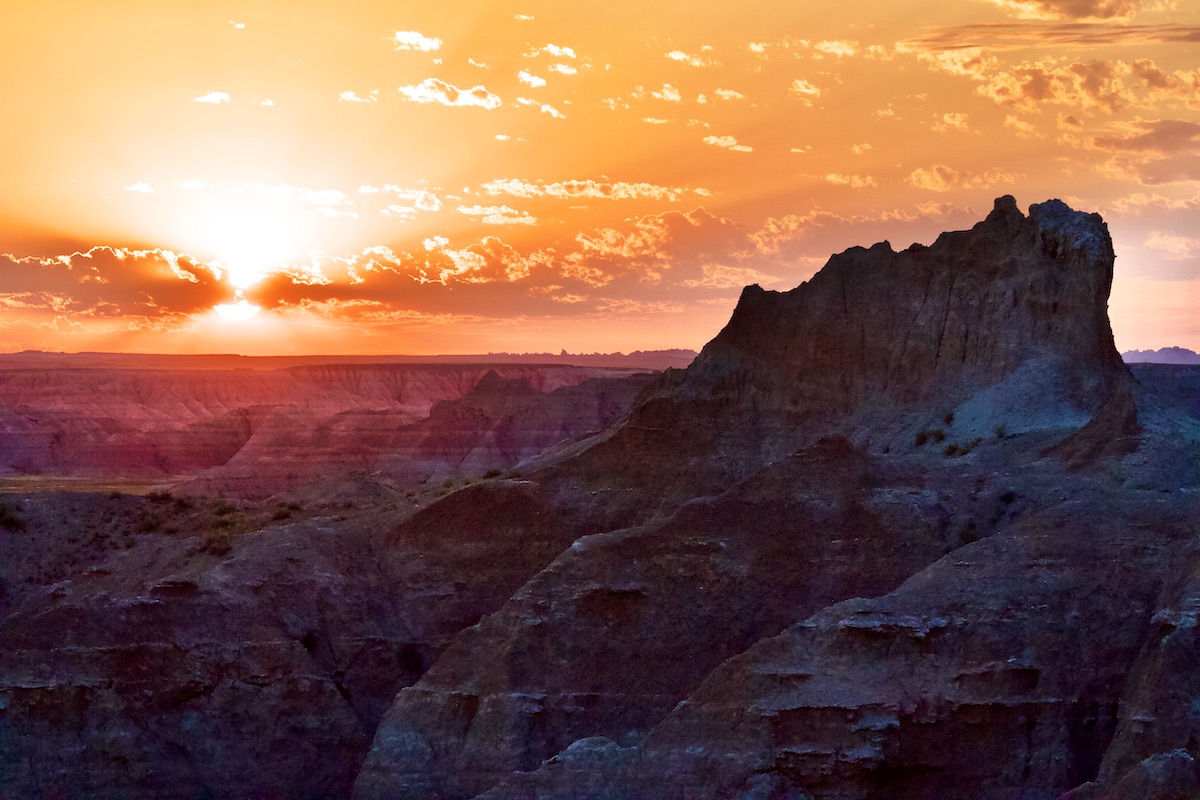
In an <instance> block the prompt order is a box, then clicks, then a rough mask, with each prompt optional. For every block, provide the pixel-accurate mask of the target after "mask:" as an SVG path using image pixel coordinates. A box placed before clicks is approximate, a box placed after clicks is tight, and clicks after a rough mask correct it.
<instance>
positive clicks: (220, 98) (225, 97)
mask: <svg viewBox="0 0 1200 800" xmlns="http://www.w3.org/2000/svg"><path fill="white" fill-rule="evenodd" d="M229 99H230V98H229V93H228V92H207V93H205V94H202V95H200V96H199V97H193V98H192V101H193V102H196V103H209V104H211V105H220V104H221V103H228V102H229Z"/></svg>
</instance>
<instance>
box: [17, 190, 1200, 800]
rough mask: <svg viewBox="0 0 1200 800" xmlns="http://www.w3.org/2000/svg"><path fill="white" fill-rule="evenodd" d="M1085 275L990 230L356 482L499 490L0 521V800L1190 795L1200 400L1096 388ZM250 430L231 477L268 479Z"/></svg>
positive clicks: (798, 297)
mask: <svg viewBox="0 0 1200 800" xmlns="http://www.w3.org/2000/svg"><path fill="white" fill-rule="evenodd" d="M1112 269H1113V251H1112V245H1111V242H1110V240H1109V238H1108V234H1107V231H1106V229H1105V227H1104V224H1103V222H1102V221H1101V220H1100V218H1099V217H1098V216H1096V215H1093V214H1085V213H1081V212H1076V211H1072V210H1071V209H1069V208H1067V207H1066V206H1065V205H1064V204H1062V203H1060V202H1058V201H1050V202H1047V203H1042V204H1040V205H1035V206H1032V207H1031V209H1030V212H1029V214H1028V216H1026V215H1024V214H1022V213H1021V212H1020V211H1019V210H1018V209H1017V207H1016V204H1015V202H1014V201H1013V200H1012V198H1001V199H1000V200H998V201H997V202H996V205H995V208H994V210H993V211H992V213H991V214H990V215H988V217H987V219H985V220H983V221H982V222H980V223H979V224H978V225H976V226H975V227H974V228H973V229H972V230H969V231H960V232H955V233H948V234H944V235H943V236H942V237H940V238H939V239H938V240H937V241H936V242H935V243H934V244H932V245H930V246H929V247H921V246H914V247H912V248H909V249H908V250H905V251H903V252H900V253H896V252H894V251H893V250H892V249H891V248H890V246H887V245H886V243H885V244H881V245H876V246H875V247H872V248H869V249H863V248H853V249H851V250H849V251H847V252H845V253H842V254H840V255H837V256H834V257H833V258H832V259H831V260H830V262H829V264H828V265H827V266H826V267H825V269H823V270H822V271H821V272H820V273H818V274H817V275H816V276H814V277H813V279H812V280H810V281H809V282H807V283H805V284H802V285H801V286H799V287H797V288H796V289H795V290H792V291H791V292H785V293H774V292H764V291H762V290H761V289H759V288H757V287H750V288H748V289H747V290H746V291H745V292H744V293H743V295H742V298H741V300H740V302H739V304H738V307H737V309H736V311H735V312H734V314H733V317H732V318H731V320H730V322H729V324H728V325H727V326H726V328H725V329H724V330H723V331H721V333H720V334H719V335H718V336H717V337H716V338H715V339H714V340H713V341H712V342H710V343H709V345H708V346H707V347H706V348H705V349H704V351H703V352H702V353H701V354H700V356H699V357H698V358H697V359H696V361H695V362H694V363H693V364H692V365H691V366H690V367H689V368H688V369H687V370H685V371H676V370H671V371H668V372H667V373H665V374H664V375H663V376H661V377H660V378H658V379H657V380H655V381H654V382H653V383H650V384H649V385H644V384H642V385H637V386H635V385H633V383H631V382H630V381H624V382H620V381H613V382H608V383H606V382H604V381H595V380H593V381H589V382H587V383H586V384H585V383H578V382H576V383H578V385H574V386H564V387H563V388H560V389H558V390H557V391H554V392H549V393H536V392H534V391H532V389H531V388H530V387H529V386H528V385H527V384H526V383H521V382H516V381H513V380H512V378H513V377H514V376H511V375H506V374H505V373H504V372H503V371H501V370H497V372H496V373H495V374H487V375H485V374H483V373H480V374H479V375H478V376H477V377H475V378H474V379H473V380H472V381H470V386H466V387H464V388H463V390H462V391H461V392H459V393H458V394H457V395H454V396H451V397H447V398H444V399H443V401H442V402H441V403H438V404H432V403H431V404H430V406H429V411H428V414H427V418H426V419H424V420H422V421H409V422H405V423H403V424H398V425H391V424H390V423H389V424H388V425H385V426H382V427H385V428H387V430H388V431H390V433H389V434H388V436H389V437H391V438H386V439H385V440H384V443H383V444H378V445H371V446H372V447H373V448H375V449H372V450H371V459H373V461H372V463H373V464H374V465H375V466H374V467H373V469H378V470H379V475H383V474H384V473H385V471H386V470H391V472H390V473H389V474H393V475H395V474H399V473H400V471H401V470H402V469H412V470H414V474H415V471H418V470H428V475H434V474H441V473H436V472H435V466H436V465H437V464H441V465H443V467H442V468H445V465H458V466H459V467H460V468H461V470H462V471H464V472H471V471H475V470H479V469H482V468H484V467H485V466H487V465H491V464H500V463H504V464H508V463H512V462H514V460H521V461H522V466H521V468H520V470H521V473H522V474H521V475H520V476H515V475H506V476H501V477H494V478H488V479H484V480H477V481H475V482H473V483H472V484H471V485H469V486H465V487H463V486H461V484H460V483H454V482H452V483H451V485H452V486H454V487H457V488H456V489H455V490H454V491H449V490H448V489H444V490H439V492H442V493H444V496H441V497H440V498H432V497H430V496H429V495H428V494H427V495H421V496H416V495H411V494H410V495H401V494H399V493H397V492H395V491H390V490H383V489H381V490H379V492H378V493H377V494H376V493H373V492H374V489H371V486H372V485H373V484H369V483H368V484H363V485H360V486H359V487H358V489H357V492H358V494H356V495H355V501H356V504H355V507H353V508H348V507H347V504H346V503H342V502H333V501H332V500H331V501H330V502H324V503H323V506H324V507H321V505H322V504H317V505H314V506H313V507H306V508H304V509H292V508H291V507H290V506H282V505H281V506H278V509H277V511H276V512H275V513H274V514H272V513H271V506H270V505H267V506H265V507H264V506H256V505H254V504H250V503H243V504H241V505H236V507H235V504H230V503H228V502H227V501H223V500H218V501H208V502H209V503H210V504H209V505H202V504H194V505H193V506H192V507H190V508H188V507H181V508H176V506H175V505H173V503H174V502H175V501H170V500H169V498H164V497H163V496H161V495H159V496H157V497H147V498H140V499H139V498H132V497H120V496H118V497H108V496H107V495H102V496H96V495H86V496H85V495H72V496H70V497H47V496H30V497H22V498H8V499H6V500H5V502H6V503H7V505H6V506H5V508H4V509H0V581H2V582H3V583H2V584H0V589H3V591H0V648H3V649H2V650H0V652H3V653H5V656H4V657H3V658H2V659H0V734H2V737H0V747H4V748H6V750H5V753H6V755H7V756H9V757H7V758H3V759H0V795H5V794H8V795H13V796H18V797H23V796H37V795H46V794H53V793H57V794H60V795H63V796H67V797H90V796H96V795H102V796H103V795H108V796H128V797H156V796H178V797H199V796H206V797H214V798H235V797H246V796H255V797H259V796H262V797H270V796H286V797H314V798H316V797H342V796H346V795H348V794H350V793H351V786H353V795H354V796H355V797H357V798H359V799H360V800H376V799H378V800H384V798H437V799H438V800H449V799H450V798H455V799H457V798H468V797H486V798H490V799H491V800H500V799H501V798H514V799H515V798H521V800H529V799H532V798H539V800H550V798H554V799H555V800H567V799H568V798H570V799H571V800H578V799H579V798H597V799H598V798H646V800H649V798H679V799H680V800H683V798H689V799H690V798H713V800H716V798H739V800H801V798H808V799H809V800H812V799H813V798H819V799H820V800H876V799H878V800H883V799H884V798H887V800H897V799H899V800H910V799H911V800H933V798H939V799H940V798H949V797H972V798H983V799H984V800H1000V798H1012V797H1022V798H1032V799H1035V800H1042V799H1043V798H1045V800H1053V798H1058V797H1059V796H1066V797H1068V798H1070V799H1071V800H1100V799H1101V798H1110V797H1115V798H1123V799H1126V798H1127V799H1128V800H1132V798H1134V797H1139V798H1140V797H1156V798H1164V799H1165V798H1168V797H1172V798H1173V797H1191V796H1197V795H1200V769H1198V768H1197V767H1196V761H1195V759H1197V758H1200V750H1198V749H1197V745H1196V742H1197V741H1200V725H1198V724H1197V722H1196V712H1195V709H1194V696H1195V694H1196V692H1197V690H1198V688H1197V687H1200V683H1198V682H1197V677H1196V675H1197V673H1196V668H1195V658H1196V655H1197V645H1196V640H1195V636H1194V633H1195V627H1196V625H1195V623H1196V620H1195V616H1196V615H1195V611H1196V608H1195V606H1196V603H1197V596H1198V594H1197V578H1196V575H1197V574H1198V573H1197V568H1198V567H1197V564H1198V562H1197V555H1198V551H1197V549H1196V543H1195V539H1196V534H1197V533H1198V532H1200V492H1198V489H1200V421H1198V419H1200V414H1197V413H1196V412H1197V409H1198V407H1197V406H1196V405H1195V403H1196V397H1197V396H1200V384H1197V383H1196V381H1195V380H1193V379H1194V377H1195V376H1193V375H1191V374H1190V373H1187V372H1186V370H1187V369H1188V368H1172V367H1157V366H1154V367H1139V368H1138V369H1137V372H1136V373H1135V375H1131V373H1130V371H1129V370H1128V369H1127V368H1126V367H1125V365H1124V364H1123V363H1122V361H1121V359H1120V358H1119V356H1118V355H1117V352H1116V349H1115V347H1114V346H1113V343H1112V337H1111V332H1110V330H1109V326H1108V321H1107V315H1106V310H1105V309H1106V302H1107V296H1108V290H1109V286H1110V283H1111V279H1112ZM1181 370H1182V371H1181ZM306 380H311V381H315V382H317V383H320V382H321V381H323V382H324V384H323V385H333V384H336V385H341V382H344V381H345V380H347V377H346V376H340V377H339V376H336V375H334V374H333V372H330V373H329V374H328V375H327V376H326V377H323V378H321V379H320V381H318V380H317V378H316V377H314V376H309V377H307V378H306ZM542 388H545V387H542ZM635 391H640V394H638V397H637V399H636V401H633V400H632V397H633V393H634V392H635ZM629 402H633V407H632V409H631V410H630V411H629V413H628V415H625V408H626V407H627V406H626V405H623V403H629ZM271 413H278V412H271ZM386 413H390V412H383V411H381V410H379V409H364V410H361V411H356V412H354V413H350V414H346V415H343V416H338V415H332V416H330V417H329V419H330V422H329V423H328V425H326V426H325V427H324V428H322V427H321V426H317V427H315V428H313V429H312V430H306V431H305V432H304V433H303V435H301V436H297V437H296V438H297V439H299V440H300V441H302V442H303V443H304V447H306V448H311V449H313V450H315V451H318V452H320V453H324V454H332V455H329V459H330V463H333V462H334V461H336V459H337V458H353V457H355V456H356V455H361V452H360V451H361V448H362V447H363V444H354V443H356V442H359V443H361V442H366V441H367V440H368V438H370V437H368V436H367V435H366V434H365V433H363V432H364V431H366V430H367V429H369V428H370V429H372V430H378V429H379V427H380V426H375V427H374V428H372V426H373V425H374V423H373V422H371V421H370V419H369V417H370V415H371V414H379V415H383V416H385V415H386ZM269 417H270V414H266V415H264V416H262V417H256V418H253V419H250V420H249V421H248V423H247V424H248V425H249V427H250V428H252V433H251V435H250V437H249V438H248V439H247V440H246V441H247V442H253V443H254V444H253V447H250V448H249V449H246V448H247V445H246V444H245V443H243V446H242V448H241V450H244V453H241V450H240V451H239V452H240V453H241V454H240V455H239V456H235V457H233V458H230V459H228V460H227V461H226V462H223V463H224V464H226V465H231V466H223V467H222V468H221V469H228V470H229V473H228V474H227V477H228V475H231V474H232V471H233V470H234V469H235V468H240V467H239V463H240V461H239V459H240V458H242V457H244V458H246V459H247V460H246V462H245V463H246V465H247V466H248V468H249V465H263V464H268V463H271V461H272V459H274V460H275V462H276V463H279V462H281V461H286V460H287V458H286V456H283V455H280V454H281V453H284V452H285V451H284V450H278V449H274V448H279V447H281V446H282V445H283V444H285V442H284V441H283V439H282V437H284V436H285V434H286V432H287V430H288V428H287V426H286V424H284V423H282V422H281V423H279V424H278V425H276V424H275V423H270V424H268V423H267V422H266V420H267V419H269ZM381 418H382V416H381ZM280 419H282V418H280ZM610 419H611V420H616V422H615V423H614V424H611V425H609V426H607V427H605V428H604V429H603V430H598V431H597V430H596V428H599V427H601V425H600V424H596V425H595V426H594V427H589V425H590V424H591V423H599V422H600V421H602V420H604V421H607V420H610ZM581 420H582V422H581ZM585 423H586V424H585ZM593 431H595V432H593ZM584 433H588V434H589V435H586V436H583V437H582V438H578V436H579V434H584ZM293 435H294V434H293ZM375 435H376V434H372V436H375ZM564 435H565V436H568V438H567V440H566V441H559V442H557V443H555V441H556V440H557V439H559V438H562V437H563V436H564ZM570 437H576V438H570ZM541 448H546V449H544V450H543V451H542V452H541V453H540V454H536V455H535V454H534V453H535V451H537V450H539V449H541ZM400 462H403V465H406V466H403V467H402V466H401V464H400ZM431 465H434V466H431ZM289 469H290V467H289ZM269 474H275V475H277V474H278V473H269ZM347 474H349V473H347ZM212 475H213V477H214V480H215V479H216V478H217V477H220V475H219V472H214V473H212ZM364 479H365V480H368V481H371V480H376V479H377V476H364ZM187 502H193V503H195V501H184V506H186V503H187ZM168 505H169V506H170V507H171V508H172V509H175V510H174V511H172V512H171V513H170V514H168V513H167V512H166V511H165V510H164V509H165V508H166V507H167V506H168ZM6 515H7V516H6ZM293 515H294V518H293ZM214 526H216V529H214ZM222 526H223V527H222ZM221 531H226V532H227V533H229V534H232V533H237V534H238V535H237V536H233V535H225V534H222V533H221ZM22 537H24V538H22Z"/></svg>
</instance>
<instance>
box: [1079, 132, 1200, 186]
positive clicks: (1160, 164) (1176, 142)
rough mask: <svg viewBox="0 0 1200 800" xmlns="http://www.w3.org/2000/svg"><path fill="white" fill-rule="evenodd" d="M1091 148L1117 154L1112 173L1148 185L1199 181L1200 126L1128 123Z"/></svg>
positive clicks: (1096, 139) (1096, 140)
mask: <svg viewBox="0 0 1200 800" xmlns="http://www.w3.org/2000/svg"><path fill="white" fill-rule="evenodd" d="M1090 146H1091V147H1093V148H1096V149H1098V150H1106V151H1109V152H1113V153H1117V154H1118V155H1116V156H1114V158H1112V159H1111V160H1110V161H1109V164H1108V168H1109V170H1110V171H1112V172H1114V173H1118V174H1122V175H1125V176H1128V177H1133V178H1136V179H1137V180H1139V181H1141V182H1142V183H1144V184H1147V185H1158V184H1164V183H1178V182H1185V181H1200V123H1198V122H1193V121H1191V120H1180V119H1160V120H1139V121H1137V122H1128V123H1124V124H1121V125H1119V126H1117V127H1116V132H1114V133H1113V134H1111V135H1107V136H1094V137H1092V138H1091V140H1090Z"/></svg>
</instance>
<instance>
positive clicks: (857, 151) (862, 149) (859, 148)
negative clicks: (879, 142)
mask: <svg viewBox="0 0 1200 800" xmlns="http://www.w3.org/2000/svg"><path fill="white" fill-rule="evenodd" d="M872 149H874V148H872V147H871V145H869V144H867V143H866V142H863V143H862V144H855V145H851V146H850V152H852V153H854V155H856V156H861V155H862V154H864V153H866V152H869V151H870V150H872Z"/></svg>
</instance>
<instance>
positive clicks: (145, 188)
mask: <svg viewBox="0 0 1200 800" xmlns="http://www.w3.org/2000/svg"><path fill="white" fill-rule="evenodd" d="M125 191H127V192H138V193H139V194H151V193H153V192H154V187H153V186H151V185H150V184H148V183H146V182H145V181H139V182H137V183H134V184H130V185H129V186H126V187H125Z"/></svg>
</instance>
